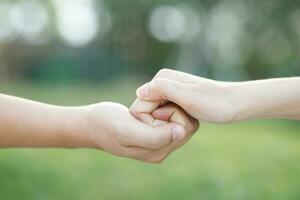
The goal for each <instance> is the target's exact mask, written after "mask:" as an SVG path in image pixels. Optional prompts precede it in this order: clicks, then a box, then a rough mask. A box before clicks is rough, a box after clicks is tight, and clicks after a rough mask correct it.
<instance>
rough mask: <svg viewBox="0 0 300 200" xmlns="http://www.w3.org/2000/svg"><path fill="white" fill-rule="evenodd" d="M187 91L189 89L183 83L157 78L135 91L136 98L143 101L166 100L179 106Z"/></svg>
mask: <svg viewBox="0 0 300 200" xmlns="http://www.w3.org/2000/svg"><path fill="white" fill-rule="evenodd" d="M188 89H189V87H188V85H187V84H185V83H180V82H177V81H173V80H169V79H164V78H157V79H155V80H153V81H151V82H150V83H146V84H145V85H143V86H142V87H140V88H139V89H138V90H137V96H138V98H139V99H141V100H145V101H161V100H168V101H171V102H173V103H176V104H178V105H180V103H181V102H182V98H184V97H185V95H186V94H187V90H188Z"/></svg>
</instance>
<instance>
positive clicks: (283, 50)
mask: <svg viewBox="0 0 300 200" xmlns="http://www.w3.org/2000/svg"><path fill="white" fill-rule="evenodd" d="M257 47H258V49H257V51H258V56H259V58H260V59H261V60H262V61H264V62H266V63H268V64H273V65H275V64H281V63H283V62H285V61H286V60H287V59H288V58H289V57H290V56H291V55H292V52H293V50H292V44H291V42H290V41H289V39H288V38H287V37H286V36H285V35H284V34H283V33H282V32H281V31H277V30H273V29H271V30H267V31H266V32H264V33H263V34H261V36H260V37H259V38H258V40H257Z"/></svg>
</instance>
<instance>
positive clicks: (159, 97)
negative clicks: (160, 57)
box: [131, 69, 235, 123]
mask: <svg viewBox="0 0 300 200" xmlns="http://www.w3.org/2000/svg"><path fill="white" fill-rule="evenodd" d="M228 85H230V84H229V83H225V82H218V81H213V80H209V79H205V78H201V77H197V76H193V75H190V74H186V73H183V72H178V71H174V70H170V69H163V70H160V71H159V72H158V73H157V74H156V76H155V77H154V78H153V80H152V81H151V82H149V83H146V84H145V85H143V86H142V87H140V88H139V89H138V90H137V96H138V98H139V99H140V100H144V101H148V102H152V103H154V104H156V105H159V104H161V103H164V102H166V101H169V102H173V103H175V104H177V105H179V106H180V107H182V108H183V109H184V110H185V111H186V112H187V113H188V114H189V115H191V116H193V117H194V118H196V119H198V120H201V121H206V122H212V123H228V122H231V121H233V120H234V117H235V110H234V105H233V102H232V91H231V90H230V87H228ZM139 110H140V108H139V107H138V106H135V107H133V108H132V109H131V111H132V113H138V112H139ZM152 115H153V116H155V117H156V118H160V117H162V115H164V109H163V108H158V109H156V110H155V111H154V112H153V113H152Z"/></svg>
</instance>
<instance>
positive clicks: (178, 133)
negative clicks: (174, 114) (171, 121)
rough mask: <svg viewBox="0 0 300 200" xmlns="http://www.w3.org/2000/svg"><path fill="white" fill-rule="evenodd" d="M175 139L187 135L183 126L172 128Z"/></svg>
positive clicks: (177, 139)
mask: <svg viewBox="0 0 300 200" xmlns="http://www.w3.org/2000/svg"><path fill="white" fill-rule="evenodd" d="M172 135H173V141H180V140H182V139H183V138H184V137H185V130H184V128H183V127H182V126H175V127H174V128H173V129H172Z"/></svg>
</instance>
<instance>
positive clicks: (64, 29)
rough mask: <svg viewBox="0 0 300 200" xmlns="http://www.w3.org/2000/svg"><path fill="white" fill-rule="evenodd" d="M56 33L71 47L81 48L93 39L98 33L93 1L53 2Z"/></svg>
mask: <svg viewBox="0 0 300 200" xmlns="http://www.w3.org/2000/svg"><path fill="white" fill-rule="evenodd" d="M53 2H54V5H55V9H56V12H57V13H56V14H57V26H58V32H59V34H60V36H61V37H62V38H63V40H64V41H65V42H66V43H67V44H69V45H70V46H73V47H82V46H85V45H87V44H89V43H90V42H92V41H93V39H95V37H96V36H97V33H98V31H99V25H98V21H97V13H96V10H95V1H94V0H53Z"/></svg>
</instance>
